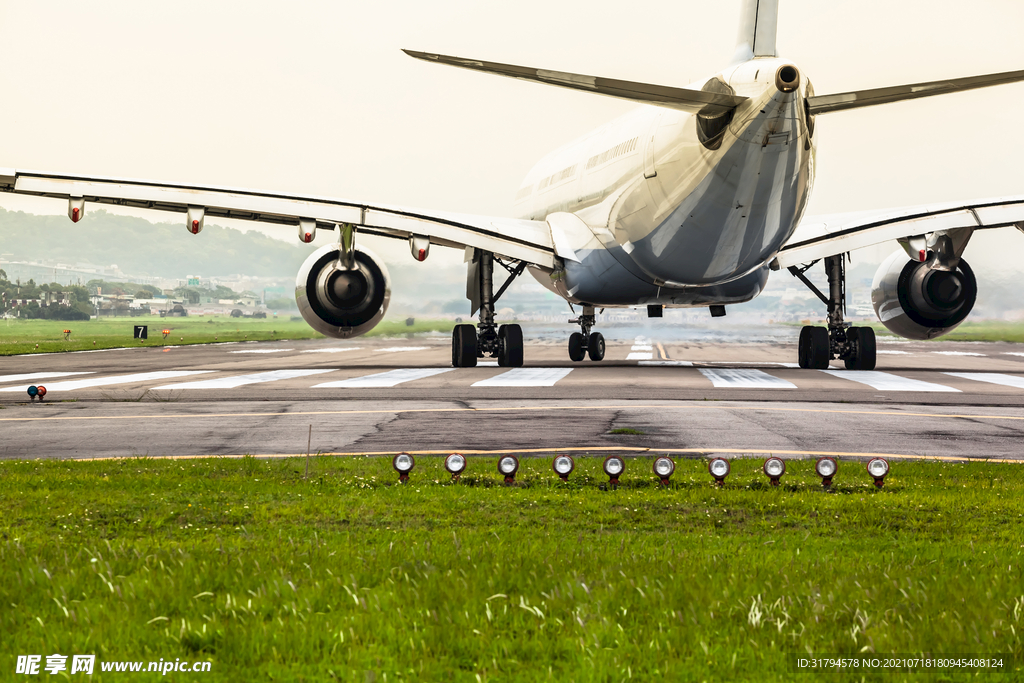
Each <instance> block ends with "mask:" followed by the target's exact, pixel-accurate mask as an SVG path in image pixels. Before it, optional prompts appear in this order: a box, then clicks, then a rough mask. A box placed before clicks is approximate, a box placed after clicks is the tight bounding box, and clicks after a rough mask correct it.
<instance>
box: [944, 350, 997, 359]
mask: <svg viewBox="0 0 1024 683" xmlns="http://www.w3.org/2000/svg"><path fill="white" fill-rule="evenodd" d="M932 353H937V354H939V355H940V356H981V357H982V358H984V357H985V354H983V353H971V352H970V351H932Z"/></svg>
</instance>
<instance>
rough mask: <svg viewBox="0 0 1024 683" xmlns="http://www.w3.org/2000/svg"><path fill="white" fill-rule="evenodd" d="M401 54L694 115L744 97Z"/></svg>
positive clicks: (737, 102)
mask: <svg viewBox="0 0 1024 683" xmlns="http://www.w3.org/2000/svg"><path fill="white" fill-rule="evenodd" d="M403 52H405V54H407V55H409V56H410V57H415V58H416V59H422V60H423V61H427V62H436V63H438V64H447V65H449V66H457V67H460V68H463V69H472V70H473V71H483V72H484V73H490V74H497V75H499V76H507V77H509V78H518V79H521V80H525V81H533V82H535V83H546V84H548V85H557V86H561V87H563V88H572V89H573V90H582V91H584V92H591V93H596V94H598V95H607V96H608V97H617V98H620V99H625V100H632V101H633V102H642V103H644V104H654V105H657V106H659V107H668V108H670V109H680V110H682V111H687V112H690V113H696V112H698V111H701V110H702V109H705V108H708V107H710V108H711V109H710V111H709V113H710V112H714V111H715V110H716V109H718V110H721V111H726V110H729V109H734V108H736V107H738V106H739V105H740V104H742V103H743V102H745V101H746V100H747V98H746V97H740V96H738V95H726V94H721V93H711V92H704V91H702V90H691V89H689V88H674V87H670V86H665V85H652V84H650V83H638V82H635V81H622V80H618V79H614V78H601V77H599V76H585V75H583V74H574V73H568V72H565V71H551V70H548V69H536V68H534V67H529V66H516V65H514V64H501V63H498V62H484V61H481V60H479V59H463V58H461V57H451V56H448V55H439V54H433V53H429V52H416V51H414V50H403Z"/></svg>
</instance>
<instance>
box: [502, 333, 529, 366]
mask: <svg viewBox="0 0 1024 683" xmlns="http://www.w3.org/2000/svg"><path fill="white" fill-rule="evenodd" d="M498 365H499V366H501V367H506V368H521V367H523V328H522V327H520V326H519V325H502V326H501V327H499V328H498Z"/></svg>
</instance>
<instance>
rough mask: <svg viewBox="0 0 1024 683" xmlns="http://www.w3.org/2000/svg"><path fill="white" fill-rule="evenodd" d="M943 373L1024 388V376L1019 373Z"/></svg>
mask: <svg viewBox="0 0 1024 683" xmlns="http://www.w3.org/2000/svg"><path fill="white" fill-rule="evenodd" d="M942 374H944V375H951V376H953V377H962V378H963V379H971V380H974V381H976V382H989V383H991V384H1001V385H1003V386H1005V387H1014V388H1015V389H1024V377H1019V376H1017V375H1004V374H1002V373H998V372H944V373H942Z"/></svg>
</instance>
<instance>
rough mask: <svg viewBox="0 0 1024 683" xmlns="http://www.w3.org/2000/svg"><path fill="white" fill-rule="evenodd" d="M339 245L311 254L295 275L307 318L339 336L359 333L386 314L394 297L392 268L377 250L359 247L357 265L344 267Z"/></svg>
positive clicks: (297, 294)
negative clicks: (341, 267) (348, 267)
mask: <svg viewBox="0 0 1024 683" xmlns="http://www.w3.org/2000/svg"><path fill="white" fill-rule="evenodd" d="M337 265H338V246H337V245H328V246H325V247H321V248H319V249H317V250H316V251H314V252H313V253H312V254H310V256H309V258H307V259H306V261H305V263H303V264H302V268H300V269H299V275H298V277H296V279H295V301H296V303H298V305H299V312H300V313H302V317H303V318H305V320H306V322H307V323H308V324H309V326H310V327H312V328H313V329H314V330H316V331H317V332H320V333H321V334H324V335H326V336H328V337H334V338H335V339H346V338H348V337H358V336H359V335H361V334H366V333H367V332H369V331H370V330H372V329H373V328H374V327H375V326H376V325H377V323H379V322H380V321H381V319H382V318H383V317H384V313H385V312H386V311H387V309H388V303H389V302H390V301H391V278H390V276H389V275H388V269H387V267H385V265H384V262H383V261H381V260H380V259H379V258H378V257H377V256H375V255H374V254H373V252H371V251H369V250H367V249H362V248H358V247H357V248H356V254H355V268H353V269H351V270H340V269H338V268H337Z"/></svg>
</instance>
